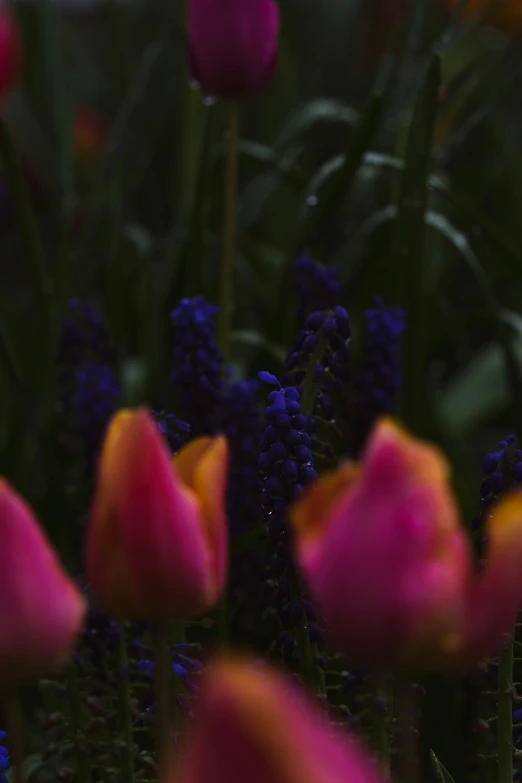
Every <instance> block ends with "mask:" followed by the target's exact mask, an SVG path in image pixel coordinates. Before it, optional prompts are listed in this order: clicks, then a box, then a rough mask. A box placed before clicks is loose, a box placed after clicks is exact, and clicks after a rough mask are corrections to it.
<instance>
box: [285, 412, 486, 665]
mask: <svg viewBox="0 0 522 783" xmlns="http://www.w3.org/2000/svg"><path fill="white" fill-rule="evenodd" d="M346 470H347V469H346V467H341V468H340V470H339V473H338V475H337V483H336V477H335V475H334V476H332V477H330V478H329V485H328V486H329V490H328V489H326V490H325V489H321V490H319V491H318V492H317V496H316V499H314V496H313V494H312V493H311V498H312V503H311V505H310V509H308V510H305V509H304V507H305V506H306V503H307V497H306V496H305V497H304V499H303V501H302V504H301V508H299V507H298V519H297V520H296V518H295V514H294V515H291V521H292V522H293V524H294V526H295V529H296V534H297V535H296V539H297V540H296V546H297V553H298V560H299V563H300V565H301V568H302V569H303V573H304V576H305V578H306V581H307V583H308V586H309V589H310V592H311V596H312V599H313V600H314V602H315V604H316V606H317V609H318V611H319V614H320V615H321V616H322V619H323V621H324V622H325V625H326V629H327V631H329V633H330V635H331V637H332V640H333V643H334V644H335V645H336V646H337V647H338V648H339V649H340V650H342V651H343V652H344V653H345V654H346V655H347V656H348V657H349V658H350V659H351V660H352V661H353V662H354V663H357V664H359V665H363V666H374V667H379V666H385V667H389V666H393V665H398V664H400V663H401V664H402V663H404V664H412V663H418V662H419V659H422V660H423V661H425V662H426V663H427V664H430V663H431V662H433V661H434V660H437V661H438V660H440V658H441V657H445V656H446V655H447V654H448V651H450V650H455V649H458V647H459V645H460V644H461V637H460V631H459V629H460V626H461V624H462V616H463V611H464V607H465V597H466V594H467V589H468V585H469V581H470V563H471V553H470V548H469V544H468V542H467V539H466V537H465V535H464V534H463V532H462V531H461V530H460V527H459V520H458V513H457V507H456V503H455V499H454V497H453V495H452V493H451V490H450V487H449V484H448V465H447V462H446V460H445V459H444V457H443V456H442V455H441V454H440V452H439V451H438V450H437V449H436V448H434V447H432V446H430V445H428V444H425V443H423V442H420V441H417V440H416V439H414V438H412V437H411V436H409V435H408V434H407V433H405V432H403V431H402V430H401V429H400V428H399V427H397V426H396V425H395V424H394V423H393V422H392V421H391V420H389V419H383V420H381V421H380V422H378V424H377V425H376V427H375V428H374V431H373V433H372V435H371V437H370V440H369V442H368V445H367V448H366V451H365V453H364V455H363V460H362V464H361V467H360V473H359V475H358V476H356V475H355V472H353V468H352V475H350V471H349V474H348V480H346V482H345V487H344V489H343V481H345V478H344V473H345V472H346ZM319 483H320V482H319ZM329 491H330V497H331V502H330V497H329V496H328V492H329ZM321 496H324V497H325V502H324V509H321V504H320V502H317V499H319V498H321ZM299 516H300V518H299ZM314 517H315V519H314ZM324 517H326V518H324ZM303 518H304V519H305V522H304V523H303ZM306 519H308V520H309V521H306ZM310 530H311V531H312V533H310Z"/></svg>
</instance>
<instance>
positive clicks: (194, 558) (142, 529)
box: [86, 408, 228, 621]
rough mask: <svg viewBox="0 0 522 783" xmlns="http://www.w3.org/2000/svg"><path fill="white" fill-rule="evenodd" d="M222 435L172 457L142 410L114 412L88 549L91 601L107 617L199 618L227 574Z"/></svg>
mask: <svg viewBox="0 0 522 783" xmlns="http://www.w3.org/2000/svg"><path fill="white" fill-rule="evenodd" d="M227 469H228V446H227V442H226V440H225V439H224V438H223V437H218V438H214V439H212V438H198V439H197V440H194V441H192V442H191V443H189V444H188V445H187V446H185V448H183V449H182V450H181V451H180V453H179V454H178V455H177V456H176V457H174V459H173V460H172V462H171V460H170V456H169V453H168V450H167V446H166V444H165V442H164V441H163V439H162V436H161V434H160V433H159V431H158V428H157V426H156V424H155V423H154V421H153V420H152V419H151V417H150V416H149V414H148V412H147V411H146V410H145V409H143V408H140V409H137V410H134V411H131V410H124V411H120V412H119V413H117V414H116V416H115V417H114V418H113V420H112V422H111V424H110V426H109V429H108V432H107V435H106V438H105V443H104V446H103V450H102V454H101V457H100V464H99V471H98V478H97V487H96V494H95V498H94V503H93V507H92V510H91V518H90V523H89V529H88V535H87V545H86V567H87V575H88V578H89V581H90V584H91V589H92V593H93V596H94V598H95V599H96V600H97V601H98V602H99V604H100V606H101V607H102V608H103V609H104V610H105V611H106V612H107V613H109V614H111V615H113V616H114V617H119V618H126V619H130V620H132V619H134V620H150V621H152V620H160V619H167V618H169V617H171V616H179V617H192V616H195V615H200V614H204V613H205V612H206V611H208V610H209V609H211V608H212V607H213V606H214V605H215V604H216V602H217V601H218V600H219V597H220V595H221V592H222V590H223V587H224V583H225V578H226V560H227V546H226V521H225V512H224V495H225V483H226V477H227Z"/></svg>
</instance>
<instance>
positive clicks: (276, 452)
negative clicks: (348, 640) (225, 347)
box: [258, 372, 316, 661]
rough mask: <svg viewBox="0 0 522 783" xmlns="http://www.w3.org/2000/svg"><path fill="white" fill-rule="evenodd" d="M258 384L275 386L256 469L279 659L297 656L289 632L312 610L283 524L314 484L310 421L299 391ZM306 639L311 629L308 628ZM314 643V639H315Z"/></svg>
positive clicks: (268, 378)
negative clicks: (269, 552) (272, 581)
mask: <svg viewBox="0 0 522 783" xmlns="http://www.w3.org/2000/svg"><path fill="white" fill-rule="evenodd" d="M259 378H260V380H261V381H263V382H265V383H268V384H270V385H274V386H275V385H277V386H278V388H277V389H274V390H273V391H271V392H270V394H269V395H268V403H269V404H268V406H267V407H266V409H265V421H266V426H265V430H264V433H263V437H262V439H261V444H260V452H261V453H260V455H259V463H258V464H259V470H260V473H261V477H262V504H263V509H264V511H265V519H266V522H267V528H268V538H269V541H270V543H271V545H272V547H273V548H274V550H275V554H274V557H273V562H272V565H273V570H274V574H275V593H274V595H273V596H272V607H273V609H274V610H275V612H276V614H277V616H278V617H279V619H280V621H281V629H280V633H279V635H278V638H277V642H276V646H277V647H278V648H279V649H280V650H281V652H282V654H283V657H284V658H285V660H287V661H291V660H293V659H295V657H296V642H295V637H294V633H293V632H294V631H295V629H296V627H297V626H299V625H301V624H302V622H303V620H304V615H305V612H306V620H307V621H308V622H309V623H313V621H314V619H315V618H314V616H313V611H312V609H311V606H310V605H309V604H308V605H307V607H305V602H304V599H303V595H302V589H301V586H300V582H299V577H298V574H297V571H296V567H295V564H294V562H293V559H292V556H291V552H290V538H289V535H290V534H289V531H288V529H287V527H286V525H285V524H284V516H285V514H286V511H287V508H288V505H289V504H290V503H291V502H292V501H293V500H295V499H297V498H298V497H299V496H300V495H301V493H302V491H303V488H304V487H305V486H307V485H309V484H311V483H312V481H313V480H314V479H315V476H316V474H315V470H314V461H313V457H312V452H311V450H310V446H311V443H312V439H311V436H310V432H311V430H312V428H313V419H312V418H311V417H310V416H305V415H303V413H302V411H301V404H300V398H301V391H300V390H299V389H297V388H296V387H295V386H287V387H286V388H283V387H281V386H280V384H279V382H278V381H277V379H276V378H275V377H274V376H273V375H271V374H270V373H266V372H261V373H259ZM310 632H311V636H312V634H314V633H315V626H311V627H310ZM314 640H315V639H314Z"/></svg>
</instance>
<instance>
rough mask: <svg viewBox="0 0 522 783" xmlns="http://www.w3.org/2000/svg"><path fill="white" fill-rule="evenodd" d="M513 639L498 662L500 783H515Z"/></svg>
mask: <svg viewBox="0 0 522 783" xmlns="http://www.w3.org/2000/svg"><path fill="white" fill-rule="evenodd" d="M512 685H513V637H511V638H510V640H509V644H508V645H507V647H506V648H505V649H504V650H502V652H501V653H500V657H499V662H498V704H497V709H498V724H497V749H498V783H513V714H512V713H513V701H512V699H511V697H510V695H509V691H510V689H511V687H512Z"/></svg>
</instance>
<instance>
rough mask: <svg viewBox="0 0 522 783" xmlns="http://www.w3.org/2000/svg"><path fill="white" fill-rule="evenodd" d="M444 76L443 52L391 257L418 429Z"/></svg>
mask: <svg viewBox="0 0 522 783" xmlns="http://www.w3.org/2000/svg"><path fill="white" fill-rule="evenodd" d="M440 80H441V67H440V57H439V56H438V55H434V56H433V58H432V60H431V63H430V66H429V68H428V72H427V74H426V78H425V80H424V84H423V86H422V88H421V90H420V92H419V94H418V96H417V100H416V102H415V107H414V111H413V117H412V121H411V125H410V128H409V132H408V139H407V144H406V153H405V167H404V170H403V173H402V177H401V183H400V190H399V195H398V203H397V222H396V226H395V239H394V250H393V253H392V259H391V262H392V265H393V268H394V269H395V270H396V272H397V280H398V283H399V286H400V290H399V292H398V293H399V296H398V299H399V301H400V303H401V304H402V306H403V307H404V308H405V310H406V314H407V328H406V331H405V337H404V341H403V348H404V384H403V417H404V419H405V420H406V422H407V424H408V426H409V427H411V429H412V430H414V431H416V432H419V431H420V430H421V429H422V420H423V409H424V396H425V389H424V386H425V373H424V370H425V348H426V346H425V341H426V335H425V330H424V327H423V319H424V313H425V305H426V303H425V301H424V291H423V285H424V273H425V271H424V256H425V247H424V245H425V212H426V202H427V183H428V176H429V168H430V157H431V144H432V135H433V127H434V124H435V117H436V113H437V102H438V96H439V89H440Z"/></svg>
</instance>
